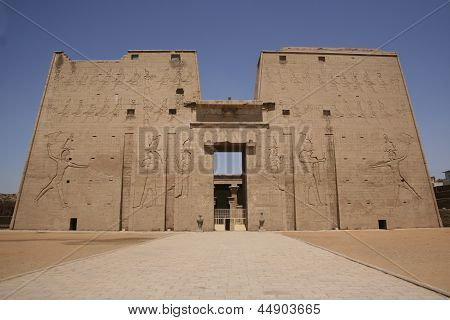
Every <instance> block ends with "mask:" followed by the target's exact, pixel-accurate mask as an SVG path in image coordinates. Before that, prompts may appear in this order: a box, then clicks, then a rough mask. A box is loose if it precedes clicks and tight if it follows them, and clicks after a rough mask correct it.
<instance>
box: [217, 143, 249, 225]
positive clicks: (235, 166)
mask: <svg viewBox="0 0 450 320" xmlns="http://www.w3.org/2000/svg"><path fill="white" fill-rule="evenodd" d="M245 165H246V164H245V144H236V143H224V144H216V145H214V226H215V227H214V228H215V230H218V231H219V230H227V231H233V230H242V231H244V230H247V188H246V185H247V184H246V175H245Z"/></svg>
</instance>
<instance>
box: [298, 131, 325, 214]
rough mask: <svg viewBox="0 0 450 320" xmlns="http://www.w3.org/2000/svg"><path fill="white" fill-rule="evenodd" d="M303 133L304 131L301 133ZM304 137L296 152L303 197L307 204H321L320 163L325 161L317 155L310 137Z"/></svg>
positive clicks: (323, 157)
mask: <svg viewBox="0 0 450 320" xmlns="http://www.w3.org/2000/svg"><path fill="white" fill-rule="evenodd" d="M301 135H304V133H301ZM303 138H304V143H303V145H302V146H301V148H300V151H299V152H298V158H299V161H300V163H301V166H302V172H303V182H304V199H305V202H306V203H307V204H308V205H311V206H323V205H324V202H323V200H324V199H322V198H321V197H320V192H319V185H320V164H321V163H324V162H325V161H326V158H325V156H324V155H322V156H319V155H317V154H316V152H315V151H314V146H313V142H312V138H311V137H307V136H306V137H302V139H303Z"/></svg>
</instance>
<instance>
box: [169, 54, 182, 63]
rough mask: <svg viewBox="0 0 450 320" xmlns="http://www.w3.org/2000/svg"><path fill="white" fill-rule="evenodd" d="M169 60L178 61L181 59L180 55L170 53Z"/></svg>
mask: <svg viewBox="0 0 450 320" xmlns="http://www.w3.org/2000/svg"><path fill="white" fill-rule="evenodd" d="M170 61H173V62H180V61H181V56H180V55H179V54H171V55H170Z"/></svg>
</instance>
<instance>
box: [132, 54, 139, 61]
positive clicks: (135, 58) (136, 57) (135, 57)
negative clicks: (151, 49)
mask: <svg viewBox="0 0 450 320" xmlns="http://www.w3.org/2000/svg"><path fill="white" fill-rule="evenodd" d="M137 59H139V55H138V54H132V55H131V60H137Z"/></svg>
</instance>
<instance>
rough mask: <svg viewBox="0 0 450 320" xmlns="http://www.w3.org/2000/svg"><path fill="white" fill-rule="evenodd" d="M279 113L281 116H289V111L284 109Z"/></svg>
mask: <svg viewBox="0 0 450 320" xmlns="http://www.w3.org/2000/svg"><path fill="white" fill-rule="evenodd" d="M281 113H282V114H283V116H288V115H290V114H291V110H289V109H284V110H283V111H282V112H281Z"/></svg>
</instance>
